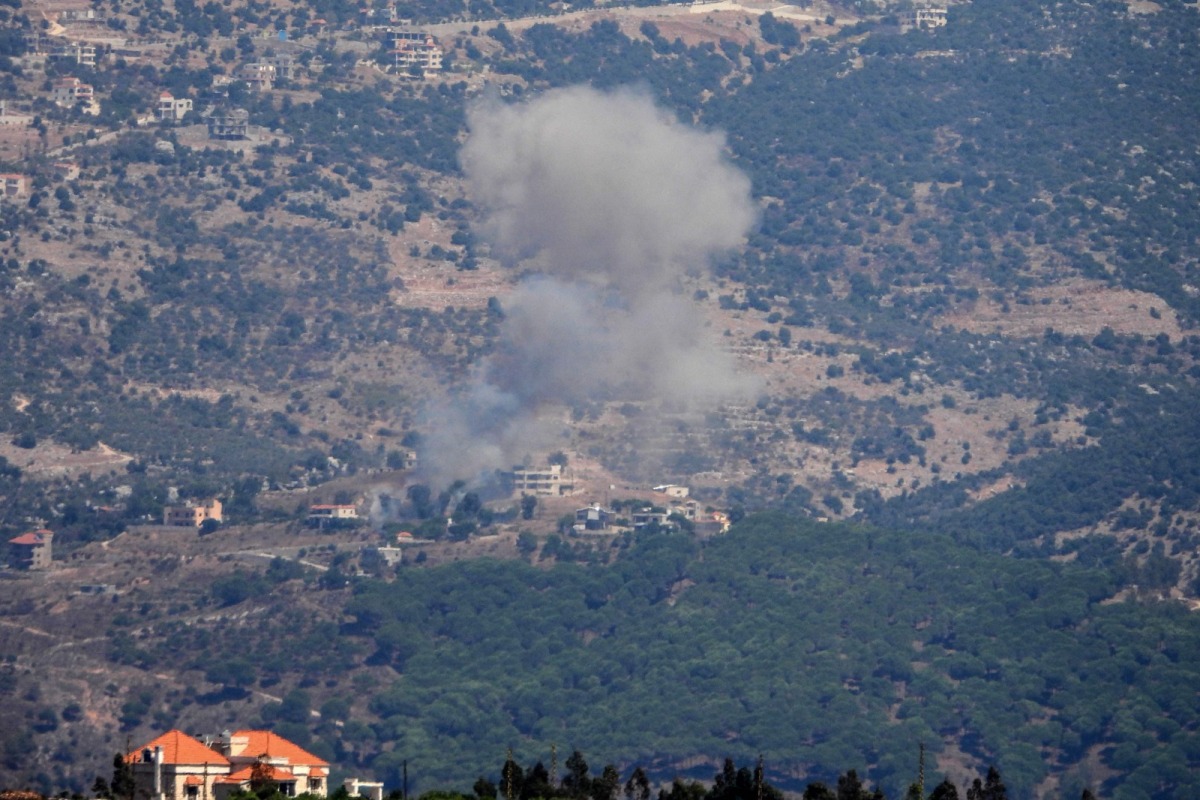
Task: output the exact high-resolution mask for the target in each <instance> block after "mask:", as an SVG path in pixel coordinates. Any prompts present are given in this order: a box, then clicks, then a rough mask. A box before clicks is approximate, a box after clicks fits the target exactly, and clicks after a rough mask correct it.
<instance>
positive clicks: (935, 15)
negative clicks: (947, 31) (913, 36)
mask: <svg viewBox="0 0 1200 800" xmlns="http://www.w3.org/2000/svg"><path fill="white" fill-rule="evenodd" d="M945 24H946V9H945V8H944V7H942V8H938V7H934V6H924V7H919V8H914V9H912V10H911V11H909V12H907V13H906V14H905V15H904V18H903V19H902V20H901V25H902V26H903V27H905V28H926V29H928V28H941V27H944V26H945Z"/></svg>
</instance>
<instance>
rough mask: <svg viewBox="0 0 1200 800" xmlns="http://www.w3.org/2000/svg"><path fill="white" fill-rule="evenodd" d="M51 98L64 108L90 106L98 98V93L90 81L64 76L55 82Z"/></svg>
mask: <svg viewBox="0 0 1200 800" xmlns="http://www.w3.org/2000/svg"><path fill="white" fill-rule="evenodd" d="M50 100H51V101H52V102H53V103H54V104H55V105H56V106H61V107H62V108H75V107H76V106H78V105H84V106H88V107H90V106H91V105H92V103H94V102H95V100H96V93H95V91H94V90H93V89H92V85H91V84H90V83H84V82H83V81H81V80H79V78H63V79H62V80H59V81H55V82H54V87H53V88H52V89H51V90H50Z"/></svg>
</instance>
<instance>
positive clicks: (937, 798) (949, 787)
mask: <svg viewBox="0 0 1200 800" xmlns="http://www.w3.org/2000/svg"><path fill="white" fill-rule="evenodd" d="M929 800H958V787H957V786H955V785H954V784H953V783H951V782H950V779H949V778H946V779H945V780H943V781H942V782H941V783H939V784H938V785H937V786H935V787H933V793H932V794H930V795H929Z"/></svg>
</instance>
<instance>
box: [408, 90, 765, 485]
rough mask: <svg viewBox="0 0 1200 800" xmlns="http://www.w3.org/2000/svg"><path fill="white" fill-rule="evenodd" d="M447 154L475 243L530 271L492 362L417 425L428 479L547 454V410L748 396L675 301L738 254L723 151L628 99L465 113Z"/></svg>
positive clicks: (486, 106) (743, 222) (621, 93)
mask: <svg viewBox="0 0 1200 800" xmlns="http://www.w3.org/2000/svg"><path fill="white" fill-rule="evenodd" d="M468 125H469V128H470V135H469V137H468V139H467V141H466V143H465V144H464V146H463V149H462V153H461V158H462V165H463V171H464V173H465V176H466V181H467V188H468V193H469V196H470V197H471V199H472V200H473V201H474V203H475V204H476V206H477V207H478V209H479V210H480V213H481V218H482V223H481V230H480V231H479V233H480V236H481V238H482V239H483V240H485V241H486V242H488V243H489V244H490V245H491V247H492V250H493V252H494V253H495V254H496V255H497V256H499V257H501V258H503V259H504V260H505V261H506V262H508V263H510V264H514V265H516V264H519V265H521V266H522V267H523V268H524V269H526V270H529V271H532V272H533V273H534V277H530V278H526V279H524V280H522V282H521V283H520V284H518V286H517V287H516V289H515V290H514V292H513V294H512V295H511V296H510V297H508V298H507V299H506V300H505V301H504V303H503V305H504V309H505V315H506V316H505V320H504V322H503V324H502V329H501V336H500V341H499V342H498V345H497V349H496V351H495V353H494V354H493V355H492V356H490V357H489V358H488V359H487V360H486V361H485V362H484V363H482V364H480V365H479V367H478V369H477V370H476V371H475V373H474V375H473V379H472V380H471V382H470V383H469V385H468V386H467V387H466V389H465V390H464V391H463V392H462V393H461V395H459V396H457V397H455V398H454V399H453V400H451V401H446V402H442V403H440V404H439V405H438V407H437V408H436V409H431V410H430V413H429V414H428V419H427V427H428V428H429V431H430V432H429V435H428V436H427V440H426V446H425V447H424V448H423V453H422V462H423V464H424V465H425V469H426V472H427V473H428V477H429V478H430V479H431V480H432V481H433V482H435V483H442V482H445V481H449V480H453V479H455V478H460V477H462V478H470V477H473V476H475V475H477V474H479V473H480V472H485V471H489V470H492V469H503V468H507V467H509V466H511V465H512V464H513V463H514V462H515V460H517V459H519V458H520V457H521V454H523V453H530V452H536V451H537V450H538V449H540V448H542V447H544V446H549V444H550V441H551V439H552V437H553V436H554V435H555V434H556V433H557V432H558V431H559V430H560V429H561V427H562V414H561V408H562V407H563V406H564V405H569V404H572V403H577V402H580V401H582V400H584V399H621V400H633V401H646V400H656V399H662V398H669V399H671V400H673V401H685V402H687V403H690V404H691V405H692V406H693V407H696V408H700V409H704V408H711V407H713V406H714V405H715V404H718V403H720V402H722V401H727V400H730V399H733V398H736V397H742V396H744V395H745V394H746V392H747V391H748V390H749V388H750V382H749V381H748V379H746V378H743V377H741V376H738V375H737V374H736V372H735V371H734V369H733V364H732V361H731V358H730V357H729V356H728V354H726V353H724V352H723V351H722V350H721V349H720V348H719V347H717V345H716V342H715V341H713V340H712V339H711V337H710V336H709V335H708V333H707V332H706V331H705V330H704V328H703V325H702V321H701V319H700V316H699V311H698V309H696V308H695V307H694V306H692V305H691V304H690V303H689V302H688V301H686V300H685V299H683V298H682V297H681V296H680V295H679V292H678V288H679V287H678V282H679V278H680V277H682V276H683V275H684V274H685V273H688V272H694V271H696V270H698V269H702V268H704V267H705V266H706V265H707V263H708V260H709V259H710V258H711V257H712V256H713V255H715V254H718V253H720V252H722V251H727V250H729V249H731V248H734V247H737V246H739V245H740V244H742V242H743V239H744V237H745V235H746V233H747V231H748V230H749V229H750V227H751V225H752V224H753V223H754V220H755V217H756V209H755V206H754V203H753V201H752V200H751V196H750V181H749V179H748V178H747V177H746V176H745V175H744V174H743V173H742V172H740V171H739V170H738V169H737V168H735V167H734V166H733V165H732V164H730V163H729V162H728V161H727V160H726V158H725V156H724V154H723V149H724V139H723V137H722V136H720V135H718V134H715V133H706V132H703V131H699V130H696V129H695V128H692V127H689V126H686V125H684V124H682V123H680V122H678V121H677V120H676V119H675V118H674V117H673V116H672V115H670V114H669V113H667V112H665V111H664V110H662V109H659V108H657V107H656V106H655V105H654V103H653V102H652V100H651V99H650V98H649V97H648V96H647V95H646V94H644V93H642V92H638V91H633V90H629V89H624V90H618V91H614V92H600V91H597V90H594V89H591V88H586V87H575V88H569V89H562V90H555V91H551V92H547V93H546V94H544V95H542V96H540V97H538V98H536V99H534V100H532V101H529V102H527V103H524V104H522V105H503V104H501V103H499V102H497V101H494V100H493V101H485V102H481V103H479V104H478V105H476V106H475V107H474V108H473V109H471V110H470V112H469V115H468Z"/></svg>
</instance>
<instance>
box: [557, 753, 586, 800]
mask: <svg viewBox="0 0 1200 800" xmlns="http://www.w3.org/2000/svg"><path fill="white" fill-rule="evenodd" d="M566 766H567V774H566V776H565V777H564V778H563V788H564V789H566V791H567V794H569V795H570V796H571V797H587V795H588V793H589V792H590V791H591V788H592V780H591V778H590V777H588V763H587V761H586V760H584V757H583V753H581V752H579V751H578V750H574V751H572V752H571V755H570V756H568V757H567V764H566Z"/></svg>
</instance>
